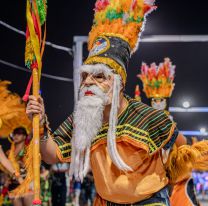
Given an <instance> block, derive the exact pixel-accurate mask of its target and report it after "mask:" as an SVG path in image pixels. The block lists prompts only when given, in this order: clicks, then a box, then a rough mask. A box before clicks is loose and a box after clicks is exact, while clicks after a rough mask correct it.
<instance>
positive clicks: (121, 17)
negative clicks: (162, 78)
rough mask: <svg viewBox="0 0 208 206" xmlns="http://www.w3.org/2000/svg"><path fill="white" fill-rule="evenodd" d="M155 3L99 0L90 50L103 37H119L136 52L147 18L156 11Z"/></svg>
mask: <svg viewBox="0 0 208 206" xmlns="http://www.w3.org/2000/svg"><path fill="white" fill-rule="evenodd" d="M153 4H154V1H152V0H151V1H144V0H119V1H118V0H111V1H110V0H97V1H96V4H95V9H94V10H95V16H94V22H93V26H92V30H91V32H90V33H89V44H88V49H89V50H91V48H92V46H93V43H94V42H95V40H96V38H97V37H99V36H101V35H110V36H118V37H120V38H122V39H124V40H125V41H127V42H128V43H129V45H130V47H131V51H134V50H135V48H136V46H137V42H138V37H139V34H140V32H141V31H142V27H143V23H144V21H145V16H146V15H147V14H148V13H149V12H150V11H152V10H153V9H155V8H156V7H155V6H153Z"/></svg>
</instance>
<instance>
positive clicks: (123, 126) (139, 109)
mask: <svg viewBox="0 0 208 206" xmlns="http://www.w3.org/2000/svg"><path fill="white" fill-rule="evenodd" d="M126 99H127V101H128V107H127V108H126V109H125V111H123V113H122V114H121V115H120V116H119V119H118V125H117V130H116V136H117V138H119V137H122V136H124V137H127V138H130V139H133V140H134V141H136V142H138V143H139V144H142V145H144V148H146V150H147V152H148V153H149V154H153V153H155V152H157V151H158V150H159V149H160V148H162V147H164V146H165V145H167V143H168V142H169V141H170V140H171V137H172V134H173V133H174V131H175V130H176V129H175V123H174V122H172V121H171V120H170V119H169V117H168V116H167V115H166V114H165V113H164V112H163V111H159V110H155V109H153V108H152V107H149V106H147V105H146V104H143V103H142V102H138V101H137V100H135V99H131V98H129V97H128V96H126ZM72 130H73V120H72V116H70V117H68V118H67V119H66V120H65V121H64V122H63V123H62V124H61V125H60V127H59V128H58V129H57V130H56V131H55V132H54V133H53V135H52V136H53V138H54V141H55V142H56V144H57V145H58V152H57V154H59V159H60V160H61V161H63V162H66V161H69V160H70V156H71V143H70V142H71V137H72ZM107 132H108V124H105V125H103V127H102V128H101V129H100V131H99V132H98V134H97V136H96V137H95V138H94V140H93V142H92V147H93V146H95V145H97V144H99V142H100V141H102V140H105V139H106V137H107ZM174 140H175V138H174ZM170 145H172V144H170ZM166 149H168V148H166Z"/></svg>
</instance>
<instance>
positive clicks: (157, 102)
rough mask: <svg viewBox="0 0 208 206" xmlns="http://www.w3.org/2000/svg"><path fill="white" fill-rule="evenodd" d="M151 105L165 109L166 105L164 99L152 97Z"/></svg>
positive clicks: (158, 108)
mask: <svg viewBox="0 0 208 206" xmlns="http://www.w3.org/2000/svg"><path fill="white" fill-rule="evenodd" d="M151 106H152V107H153V108H154V109H157V110H165V109H166V107H167V101H166V99H154V98H152V100H151Z"/></svg>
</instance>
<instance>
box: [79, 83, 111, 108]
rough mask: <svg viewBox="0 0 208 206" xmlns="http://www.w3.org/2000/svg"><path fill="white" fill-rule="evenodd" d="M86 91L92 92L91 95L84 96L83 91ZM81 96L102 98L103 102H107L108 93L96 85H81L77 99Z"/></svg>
mask: <svg viewBox="0 0 208 206" xmlns="http://www.w3.org/2000/svg"><path fill="white" fill-rule="evenodd" d="M87 91H90V92H92V93H93V95H92V96H86V95H85V93H86V92H87ZM82 98H85V99H93V98H100V99H102V101H103V104H107V102H108V99H109V97H108V95H107V94H106V93H105V92H103V91H102V89H100V88H99V87H98V86H96V85H93V86H89V87H83V88H82V89H81V90H80V93H79V99H82Z"/></svg>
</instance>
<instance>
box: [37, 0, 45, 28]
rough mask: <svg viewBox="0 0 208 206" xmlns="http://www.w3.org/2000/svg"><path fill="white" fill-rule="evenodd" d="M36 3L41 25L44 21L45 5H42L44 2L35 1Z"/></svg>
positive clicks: (40, 0) (41, 0) (42, 0)
mask: <svg viewBox="0 0 208 206" xmlns="http://www.w3.org/2000/svg"><path fill="white" fill-rule="evenodd" d="M36 3H37V7H38V14H39V17H40V24H41V25H43V24H44V22H45V20H46V8H45V7H46V5H44V0H36ZM46 3H47V1H46Z"/></svg>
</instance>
